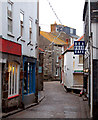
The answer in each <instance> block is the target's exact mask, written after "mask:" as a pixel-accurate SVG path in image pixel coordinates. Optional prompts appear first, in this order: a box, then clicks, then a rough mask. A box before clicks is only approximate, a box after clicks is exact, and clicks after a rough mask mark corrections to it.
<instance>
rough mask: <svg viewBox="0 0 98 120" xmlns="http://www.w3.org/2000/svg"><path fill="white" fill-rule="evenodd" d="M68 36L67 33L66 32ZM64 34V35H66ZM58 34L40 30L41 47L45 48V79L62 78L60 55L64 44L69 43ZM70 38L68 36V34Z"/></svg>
mask: <svg viewBox="0 0 98 120" xmlns="http://www.w3.org/2000/svg"><path fill="white" fill-rule="evenodd" d="M64 35H65V36H66V34H64ZM64 35H63V37H64ZM57 36H58V34H56V33H55V34H53V33H50V32H43V31H41V32H40V40H39V47H40V48H42V49H43V50H44V62H43V73H44V79H47V80H51V79H58V80H60V79H61V63H60V60H59V56H60V54H61V53H62V46H65V47H66V48H67V46H68V45H69V43H68V41H67V42H65V41H66V37H64V39H65V41H64V40H62V39H60V37H59V38H58V37H57ZM67 38H68V36H67Z"/></svg>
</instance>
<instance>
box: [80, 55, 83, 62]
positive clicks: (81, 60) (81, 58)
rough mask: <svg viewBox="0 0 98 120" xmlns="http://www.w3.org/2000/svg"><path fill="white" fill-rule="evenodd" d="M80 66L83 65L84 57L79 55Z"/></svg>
mask: <svg viewBox="0 0 98 120" xmlns="http://www.w3.org/2000/svg"><path fill="white" fill-rule="evenodd" d="M79 64H83V55H79Z"/></svg>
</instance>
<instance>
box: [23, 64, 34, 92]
mask: <svg viewBox="0 0 98 120" xmlns="http://www.w3.org/2000/svg"><path fill="white" fill-rule="evenodd" d="M34 92H35V64H32V63H27V62H26V63H25V66H24V94H30V93H34Z"/></svg>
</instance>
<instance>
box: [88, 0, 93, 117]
mask: <svg viewBox="0 0 98 120" xmlns="http://www.w3.org/2000/svg"><path fill="white" fill-rule="evenodd" d="M88 10H89V92H90V93H89V95H90V96H89V98H90V117H93V49H92V46H91V43H92V38H91V5H90V0H88Z"/></svg>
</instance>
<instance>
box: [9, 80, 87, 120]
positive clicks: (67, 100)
mask: <svg viewBox="0 0 98 120" xmlns="http://www.w3.org/2000/svg"><path fill="white" fill-rule="evenodd" d="M44 86H45V88H44V89H45V90H44V95H45V98H44V99H43V100H42V101H41V102H40V104H38V105H37V106H34V107H31V108H29V109H26V110H24V111H22V112H19V113H17V114H14V115H12V116H9V117H8V118H86V119H87V118H89V115H88V105H87V101H83V99H82V97H79V96H78V95H75V94H72V93H66V92H65V91H64V89H63V87H62V85H61V84H60V82H58V81H53V82H45V83H44Z"/></svg>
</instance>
